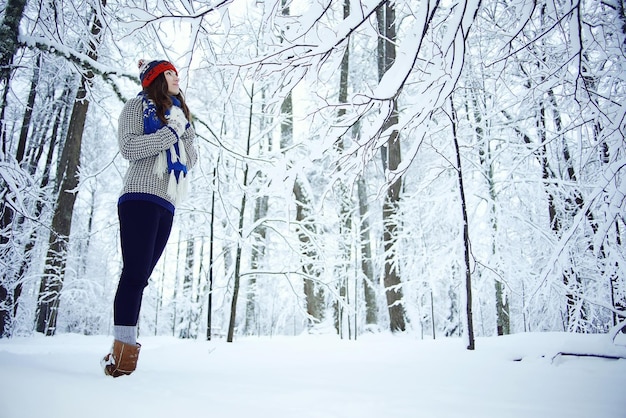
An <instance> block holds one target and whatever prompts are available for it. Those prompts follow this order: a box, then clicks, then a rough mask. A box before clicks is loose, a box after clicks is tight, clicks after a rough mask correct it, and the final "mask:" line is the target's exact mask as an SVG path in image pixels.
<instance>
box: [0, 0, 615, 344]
mask: <svg viewBox="0 0 626 418" xmlns="http://www.w3.org/2000/svg"><path fill="white" fill-rule="evenodd" d="M625 7H626V6H625V2H624V0H603V1H600V0H445V1H442V0H415V1H413V0H407V1H401V0H396V1H394V0H335V1H332V0H213V1H193V0H63V1H60V2H59V1H52V0H37V1H35V0H31V1H26V0H4V1H3V2H2V4H0V22H1V23H0V87H1V91H0V94H1V95H2V98H1V101H0V122H1V125H0V128H1V131H0V135H1V137H2V139H1V143H2V148H1V150H0V157H1V158H0V183H1V188H0V194H1V195H2V203H1V205H0V214H1V221H0V222H1V223H0V336H1V337H3V338H10V337H13V336H24V335H32V334H34V333H41V334H44V335H48V336H51V335H55V334H57V333H78V334H84V335H107V334H110V333H111V330H112V327H113V324H112V322H113V321H112V301H113V295H114V292H115V288H116V286H117V281H118V279H119V274H120V271H121V256H120V250H119V234H118V232H119V228H118V219H117V199H118V197H119V193H120V190H121V187H122V181H123V178H124V174H125V169H126V167H127V161H125V160H124V159H123V158H122V157H121V155H120V154H119V151H118V143H117V123H118V116H119V113H120V111H121V109H122V107H123V105H124V103H125V102H126V101H127V100H128V99H130V98H132V97H134V96H135V95H137V93H139V91H140V84H139V77H138V69H137V62H138V60H139V59H141V58H148V59H167V60H169V61H171V62H173V63H174V64H175V65H176V67H177V68H178V72H179V75H180V77H181V86H182V89H183V91H184V94H185V97H186V99H187V101H188V103H189V106H190V109H191V111H192V113H193V123H194V126H195V129H196V132H197V147H198V150H199V155H200V159H199V163H198V166H197V167H196V168H195V169H194V172H193V174H192V178H191V185H190V192H189V197H188V198H187V199H186V200H185V201H184V203H183V204H182V205H180V206H179V207H177V210H176V216H175V222H174V229H173V231H172V235H171V236H170V240H169V243H168V246H167V248H166V252H165V254H164V256H163V258H162V260H161V261H160V262H159V264H158V265H157V268H156V269H155V271H154V273H153V275H152V277H151V279H150V285H149V286H148V287H147V288H146V289H145V292H144V299H143V305H142V314H141V318H140V324H139V327H140V333H141V334H143V335H155V336H164V335H168V336H174V337H177V338H191V339H211V338H215V337H224V338H226V339H227V341H229V342H232V341H233V340H234V339H235V338H236V337H237V336H247V335H259V336H274V335H286V336H289V335H299V334H302V333H311V334H318V333H331V334H332V333H334V334H336V335H338V337H340V338H344V339H356V338H357V337H358V336H359V335H361V334H363V333H377V332H382V331H385V332H387V331H389V332H392V333H411V334H415V335H417V336H419V337H421V338H441V337H447V336H462V337H463V338H465V339H466V341H467V348H468V349H474V341H475V338H476V337H479V336H496V335H506V334H514V333H522V332H538V331H565V332H574V333H607V332H617V331H618V330H619V329H621V328H623V327H624V326H625V325H626V277H625V276H626V251H625V250H624V247H623V241H624V240H625V239H626V235H625V234H626V216H625V214H626V184H625V181H626V179H625V177H626V141H625V134H626V120H625V114H626V9H625Z"/></svg>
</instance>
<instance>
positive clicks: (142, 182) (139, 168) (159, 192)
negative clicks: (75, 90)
mask: <svg viewBox="0 0 626 418" xmlns="http://www.w3.org/2000/svg"><path fill="white" fill-rule="evenodd" d="M143 106H144V104H143V100H142V99H141V97H134V98H132V99H130V100H128V102H126V104H125V105H124V108H123V109H122V113H121V114H120V118H119V121H118V142H119V147H120V153H121V154H122V157H124V158H125V159H127V160H128V161H129V162H130V164H129V167H128V172H127V173H126V177H125V178H124V188H123V190H122V195H121V197H120V202H122V201H125V200H148V201H152V202H155V203H158V204H160V205H161V206H164V207H166V208H168V209H170V210H171V211H172V212H173V211H174V206H175V202H174V200H173V199H172V198H171V197H170V196H169V195H168V194H167V186H168V176H167V175H160V174H155V173H154V172H153V171H154V164H155V161H156V158H157V156H158V155H159V153H161V152H163V151H164V150H167V149H168V148H169V147H170V146H172V144H174V143H175V142H176V141H177V140H178V138H177V137H176V134H175V133H174V132H173V131H172V130H171V129H170V128H168V127H167V126H164V127H163V128H161V129H159V130H158V131H156V132H155V133H153V134H149V135H145V134H144V124H143V110H144V109H143ZM195 136H196V133H195V131H194V129H193V127H190V128H188V129H187V130H186V131H185V133H184V134H183V135H182V138H181V141H182V143H183V144H184V146H185V151H186V153H187V168H192V167H193V166H194V165H195V164H196V161H197V159H198V153H197V152H196V148H195V145H194V138H195Z"/></svg>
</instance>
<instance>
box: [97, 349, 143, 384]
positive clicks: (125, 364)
mask: <svg viewBox="0 0 626 418" xmlns="http://www.w3.org/2000/svg"><path fill="white" fill-rule="evenodd" d="M140 348H141V344H139V343H137V344H136V345H133V344H126V343H123V342H121V341H118V340H114V341H113V347H112V348H111V352H110V353H109V354H107V355H106V356H104V358H103V359H102V361H100V364H101V365H102V367H103V368H104V374H106V375H107V376H113V377H119V376H124V375H129V374H131V373H132V372H134V371H135V368H136V367H137V360H138V359H139V349H140Z"/></svg>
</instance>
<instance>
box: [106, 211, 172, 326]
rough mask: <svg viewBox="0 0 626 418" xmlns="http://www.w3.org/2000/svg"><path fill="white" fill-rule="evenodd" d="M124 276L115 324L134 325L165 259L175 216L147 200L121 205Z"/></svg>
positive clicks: (119, 286) (119, 212)
mask: <svg viewBox="0 0 626 418" xmlns="http://www.w3.org/2000/svg"><path fill="white" fill-rule="evenodd" d="M117 212H118V216H119V220H120V241H121V246H122V261H123V267H122V274H121V276H120V281H119V284H118V286H117V292H116V293H115V300H114V302H113V319H114V323H115V325H126V326H134V325H137V322H138V321H139V310H140V309H141V298H142V296H143V290H144V288H145V287H146V286H147V285H148V280H149V279H150V275H151V274H152V270H154V266H155V265H156V263H157V262H158V261H159V258H161V255H162V254H163V250H164V249H165V244H167V239H168V238H169V236H170V231H171V230H172V221H173V219H174V214H173V213H172V212H171V211H169V210H168V209H166V208H164V207H162V206H160V205H158V204H156V203H153V202H147V201H143V200H129V201H125V202H122V203H120V204H119V205H118V209H117Z"/></svg>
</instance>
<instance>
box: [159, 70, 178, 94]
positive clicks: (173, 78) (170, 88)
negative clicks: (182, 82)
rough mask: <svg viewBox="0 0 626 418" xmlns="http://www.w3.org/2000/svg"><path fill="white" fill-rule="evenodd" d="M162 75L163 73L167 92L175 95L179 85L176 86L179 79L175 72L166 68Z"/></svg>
mask: <svg viewBox="0 0 626 418" xmlns="http://www.w3.org/2000/svg"><path fill="white" fill-rule="evenodd" d="M163 75H165V81H167V92H168V93H169V94H170V95H172V96H176V95H177V94H178V93H180V87H179V86H178V80H179V79H178V75H177V74H176V72H175V71H172V70H167V71H166V72H165V73H163Z"/></svg>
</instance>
